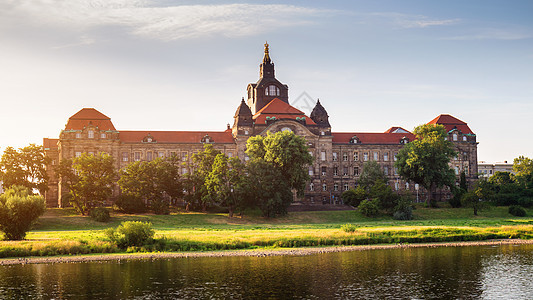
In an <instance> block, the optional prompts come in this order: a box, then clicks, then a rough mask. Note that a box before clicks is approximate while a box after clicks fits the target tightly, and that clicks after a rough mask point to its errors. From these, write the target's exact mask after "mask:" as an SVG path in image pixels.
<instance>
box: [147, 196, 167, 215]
mask: <svg viewBox="0 0 533 300" xmlns="http://www.w3.org/2000/svg"><path fill="white" fill-rule="evenodd" d="M169 205H170V201H168V200H167V199H158V200H154V201H152V203H151V204H150V207H151V208H152V210H153V211H154V213H155V214H156V215H168V214H170V208H169Z"/></svg>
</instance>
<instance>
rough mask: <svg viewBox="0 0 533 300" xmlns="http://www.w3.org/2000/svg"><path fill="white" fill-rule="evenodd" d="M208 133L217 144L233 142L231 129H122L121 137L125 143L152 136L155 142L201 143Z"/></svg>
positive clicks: (136, 141) (137, 141)
mask: <svg viewBox="0 0 533 300" xmlns="http://www.w3.org/2000/svg"><path fill="white" fill-rule="evenodd" d="M206 135H208V136H209V137H210V138H211V142H213V143H215V144H233V143H234V142H235V141H234V140H233V135H232V134H231V130H226V131H120V133H119V138H120V140H121V141H122V142H124V143H140V142H142V141H143V139H144V138H145V137H147V136H151V137H152V139H153V141H154V142H155V143H184V144H191V143H196V144H200V143H201V142H202V139H203V138H204V137H205V136H206Z"/></svg>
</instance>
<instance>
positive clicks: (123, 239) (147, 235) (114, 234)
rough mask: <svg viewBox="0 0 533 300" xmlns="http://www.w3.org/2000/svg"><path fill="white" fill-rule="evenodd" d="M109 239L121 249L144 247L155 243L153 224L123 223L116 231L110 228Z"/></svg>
mask: <svg viewBox="0 0 533 300" xmlns="http://www.w3.org/2000/svg"><path fill="white" fill-rule="evenodd" d="M105 234H106V235H107V237H108V238H109V239H110V240H111V241H113V242H114V243H116V244H117V245H118V246H119V247H121V248H126V247H130V246H143V245H145V244H149V243H152V242H153V238H154V234H155V232H154V230H153V229H152V223H145V222H139V221H128V222H122V223H121V224H120V226H118V227H117V228H116V229H113V228H108V229H106V231H105Z"/></svg>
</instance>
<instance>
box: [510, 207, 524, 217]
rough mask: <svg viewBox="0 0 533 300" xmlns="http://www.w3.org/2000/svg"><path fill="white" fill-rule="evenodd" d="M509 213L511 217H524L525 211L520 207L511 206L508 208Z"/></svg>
mask: <svg viewBox="0 0 533 300" xmlns="http://www.w3.org/2000/svg"><path fill="white" fill-rule="evenodd" d="M509 213H510V214H511V215H513V216H517V217H525V216H526V210H525V209H524V208H523V207H521V206H520V205H511V206H509Z"/></svg>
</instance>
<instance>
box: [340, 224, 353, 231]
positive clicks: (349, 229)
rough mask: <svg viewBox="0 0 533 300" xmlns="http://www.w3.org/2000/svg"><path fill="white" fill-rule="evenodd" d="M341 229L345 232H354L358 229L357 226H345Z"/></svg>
mask: <svg viewBox="0 0 533 300" xmlns="http://www.w3.org/2000/svg"><path fill="white" fill-rule="evenodd" d="M341 229H342V230H343V231H344V232H354V231H355V230H356V229H357V226H355V225H353V224H344V225H342V226H341Z"/></svg>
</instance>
